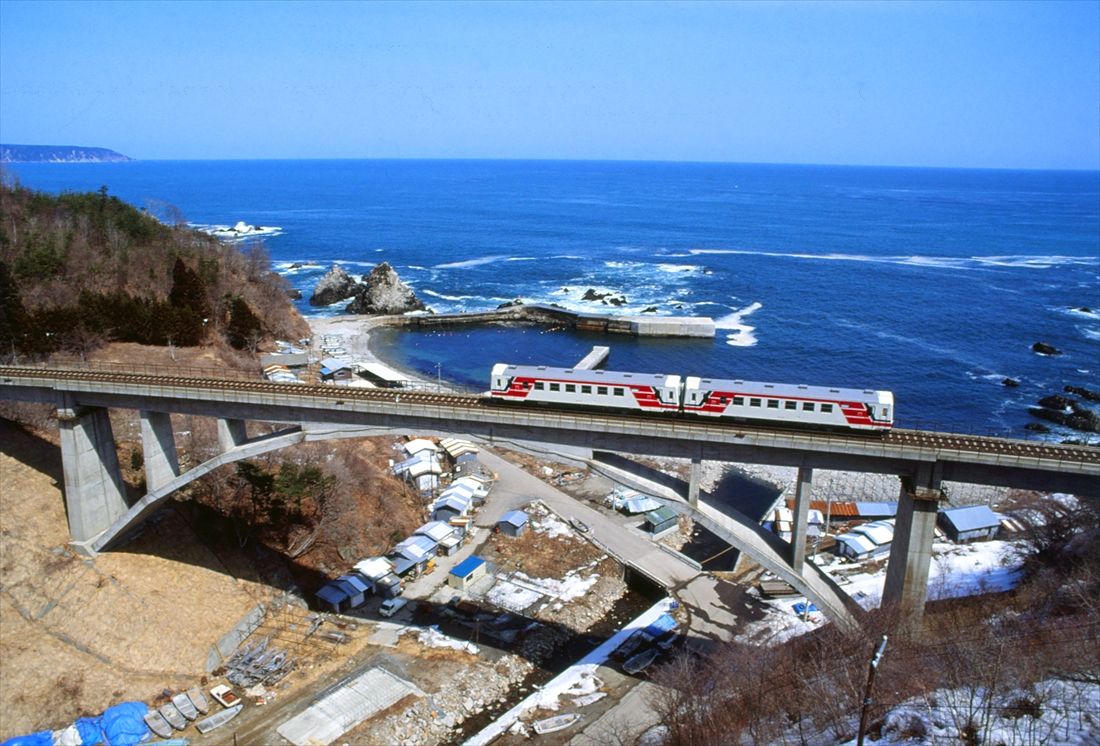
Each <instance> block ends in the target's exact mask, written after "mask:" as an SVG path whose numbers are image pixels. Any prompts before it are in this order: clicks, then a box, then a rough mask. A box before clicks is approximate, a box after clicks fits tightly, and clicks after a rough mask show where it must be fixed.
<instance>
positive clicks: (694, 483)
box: [688, 451, 703, 508]
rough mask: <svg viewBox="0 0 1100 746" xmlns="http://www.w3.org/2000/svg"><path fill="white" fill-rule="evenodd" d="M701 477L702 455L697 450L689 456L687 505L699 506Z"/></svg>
mask: <svg viewBox="0 0 1100 746" xmlns="http://www.w3.org/2000/svg"><path fill="white" fill-rule="evenodd" d="M702 477H703V457H702V455H701V454H700V453H699V452H698V451H697V452H696V453H695V455H693V456H692V457H691V469H690V470H689V472H688V505H690V506H691V507H693V508H698V507H699V481H700V480H701V479H702Z"/></svg>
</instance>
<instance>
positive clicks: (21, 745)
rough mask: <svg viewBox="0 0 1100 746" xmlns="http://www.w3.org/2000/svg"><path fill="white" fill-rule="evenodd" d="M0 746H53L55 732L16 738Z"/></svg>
mask: <svg viewBox="0 0 1100 746" xmlns="http://www.w3.org/2000/svg"><path fill="white" fill-rule="evenodd" d="M0 746H53V731H52V730H42V731H39V732H37V733H30V734H28V735H25V736H15V737H13V738H9V739H8V740H6V741H4V742H3V743H0Z"/></svg>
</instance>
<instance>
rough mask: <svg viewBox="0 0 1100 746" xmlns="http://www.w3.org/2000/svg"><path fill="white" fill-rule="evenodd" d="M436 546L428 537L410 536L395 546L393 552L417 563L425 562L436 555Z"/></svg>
mask: <svg viewBox="0 0 1100 746" xmlns="http://www.w3.org/2000/svg"><path fill="white" fill-rule="evenodd" d="M436 544H437V542H434V541H432V540H431V539H429V538H428V537H427V536H410V537H409V538H407V539H405V540H404V541H402V542H400V543H399V544H398V545H397V546H395V547H394V548H393V551H394V552H396V553H397V554H399V555H401V556H402V557H407V558H408V559H411V560H413V561H415V562H423V561H424V560H426V559H429V558H430V557H432V556H433V555H434V554H435V547H436Z"/></svg>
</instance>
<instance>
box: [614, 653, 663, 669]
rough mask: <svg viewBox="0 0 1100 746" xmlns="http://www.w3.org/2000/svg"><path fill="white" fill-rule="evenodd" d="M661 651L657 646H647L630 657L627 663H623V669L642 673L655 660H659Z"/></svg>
mask: <svg viewBox="0 0 1100 746" xmlns="http://www.w3.org/2000/svg"><path fill="white" fill-rule="evenodd" d="M660 653H661V651H660V650H658V649H657V648H647V649H646V650H643V651H642V652H640V653H638V654H637V655H635V656H634V657H632V658H628V659H627V661H626V663H624V664H623V670H624V671H626V672H627V673H630V674H634V673H641V672H642V671H644V670H646V669H647V668H649V665H650V664H651V663H653V661H655V660H657V656H658V655H660Z"/></svg>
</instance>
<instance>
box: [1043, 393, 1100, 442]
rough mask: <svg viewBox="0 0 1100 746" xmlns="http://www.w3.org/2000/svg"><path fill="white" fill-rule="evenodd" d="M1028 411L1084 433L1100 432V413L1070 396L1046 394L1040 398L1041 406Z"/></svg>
mask: <svg viewBox="0 0 1100 746" xmlns="http://www.w3.org/2000/svg"><path fill="white" fill-rule="evenodd" d="M1090 393H1092V392H1090ZM1028 412H1030V413H1031V414H1032V416H1034V417H1039V418H1040V419H1044V420H1047V421H1049V422H1056V423H1058V424H1059V425H1063V426H1065V427H1068V428H1072V429H1074V430H1078V431H1080V432H1083V433H1100V415H1098V414H1096V412H1094V411H1092V410H1091V409H1088V408H1086V407H1083V406H1081V405H1080V404H1079V403H1078V402H1077V401H1076V400H1075V399H1070V398H1069V397H1068V396H1060V395H1053V396H1044V397H1043V398H1042V399H1040V400H1039V406H1037V407H1029V408H1028Z"/></svg>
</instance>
